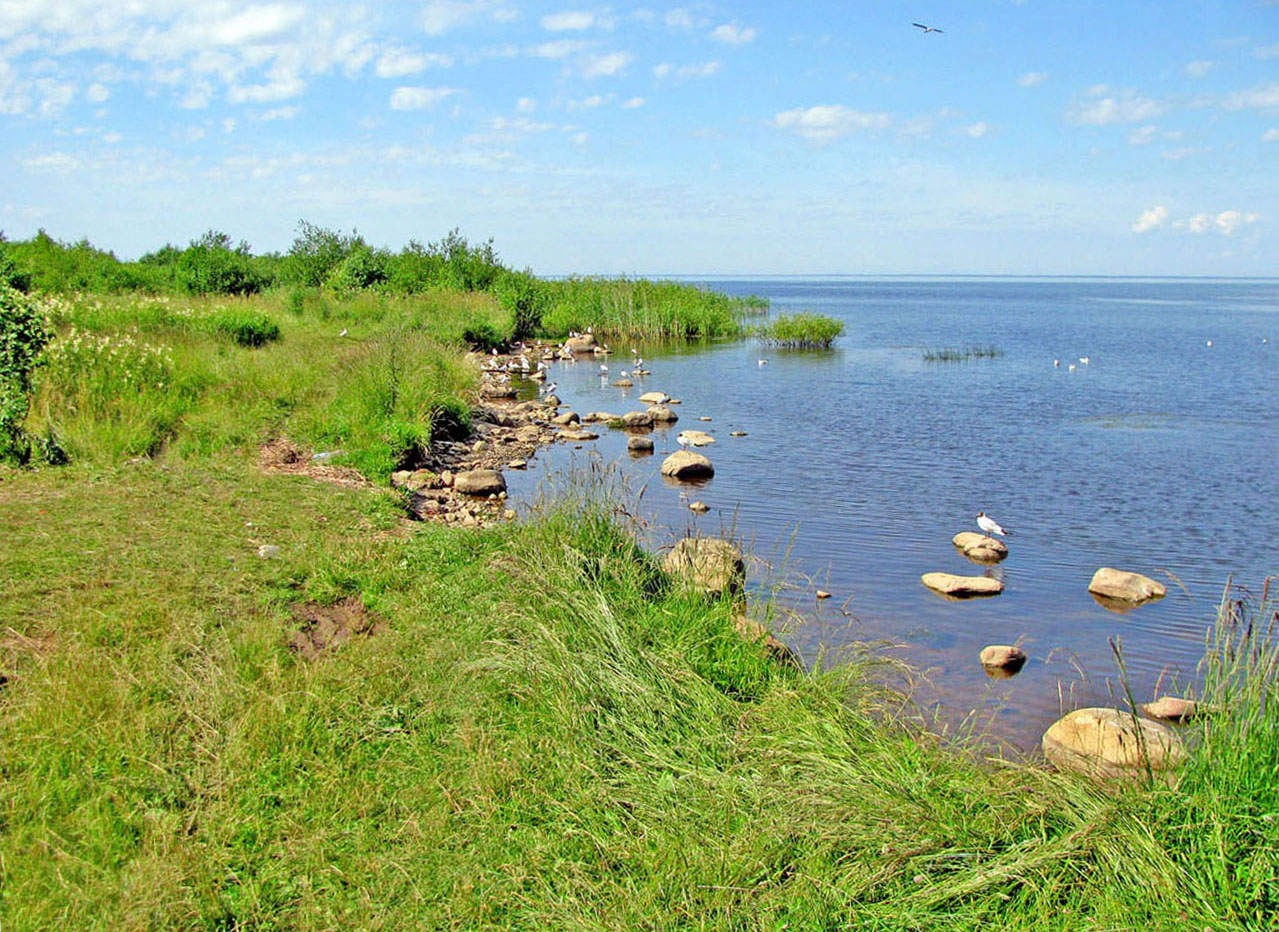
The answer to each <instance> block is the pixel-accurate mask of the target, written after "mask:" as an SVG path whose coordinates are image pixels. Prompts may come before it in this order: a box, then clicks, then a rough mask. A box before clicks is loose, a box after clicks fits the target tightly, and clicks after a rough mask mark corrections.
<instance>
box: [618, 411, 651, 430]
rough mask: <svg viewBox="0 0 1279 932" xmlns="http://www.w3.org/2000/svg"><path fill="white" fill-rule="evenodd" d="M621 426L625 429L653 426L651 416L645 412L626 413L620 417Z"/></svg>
mask: <svg viewBox="0 0 1279 932" xmlns="http://www.w3.org/2000/svg"><path fill="white" fill-rule="evenodd" d="M622 426H623V427H625V428H627V429H632V428H637V427H638V428H645V427H652V426H653V415H651V414H649V413H648V412H647V411H627V412H626V413H625V414H623V415H622Z"/></svg>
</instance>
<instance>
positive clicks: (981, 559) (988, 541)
mask: <svg viewBox="0 0 1279 932" xmlns="http://www.w3.org/2000/svg"><path fill="white" fill-rule="evenodd" d="M951 543H953V544H954V545H955V547H956V548H958V549H959V551H960V553H962V554H963V555H964V556H966V557H967V558H968V559H970V560H972V561H973V562H974V563H998V562H999V561H1000V560H1002V559H1003V558H1004V557H1006V556H1008V545H1007V544H1005V543H1004V542H1003V541H1002V540H995V538H993V537H987V536H986V535H985V534H978V533H976V532H974V531H960V532H959V533H958V534H956V535H955V536H954V537H953V538H951Z"/></svg>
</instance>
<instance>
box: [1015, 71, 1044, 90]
mask: <svg viewBox="0 0 1279 932" xmlns="http://www.w3.org/2000/svg"><path fill="white" fill-rule="evenodd" d="M1047 80H1048V72H1047V71H1028V72H1026V73H1025V74H1023V75H1022V76H1021V77H1020V78H1018V79H1017V83H1018V84H1020V85H1021V86H1022V87H1035V86H1036V85H1038V84H1043V83H1044V82H1045V81H1047Z"/></svg>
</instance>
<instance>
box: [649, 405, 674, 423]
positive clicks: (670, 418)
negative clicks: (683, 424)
mask: <svg viewBox="0 0 1279 932" xmlns="http://www.w3.org/2000/svg"><path fill="white" fill-rule="evenodd" d="M648 416H649V417H651V418H652V419H653V420H654V421H655V422H658V423H661V424H673V423H675V422H676V421H678V420H679V415H678V414H676V413H675V411H674V410H673V409H672V408H671V407H670V405H653V406H652V407H650V408H649V409H648Z"/></svg>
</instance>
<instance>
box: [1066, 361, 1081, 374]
mask: <svg viewBox="0 0 1279 932" xmlns="http://www.w3.org/2000/svg"><path fill="white" fill-rule="evenodd" d="M1076 368H1078V367H1077V366H1076V365H1075V364H1074V363H1073V362H1072V363H1071V364H1070V365H1069V366H1067V367H1066V371H1067V372H1074V371H1075V369H1076Z"/></svg>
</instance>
